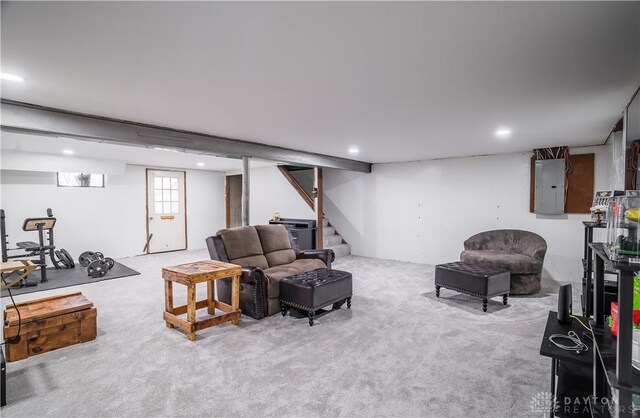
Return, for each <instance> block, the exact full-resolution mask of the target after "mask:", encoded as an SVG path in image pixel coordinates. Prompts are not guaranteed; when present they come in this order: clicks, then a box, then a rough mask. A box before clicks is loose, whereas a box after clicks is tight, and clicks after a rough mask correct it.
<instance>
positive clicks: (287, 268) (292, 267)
mask: <svg viewBox="0 0 640 418" xmlns="http://www.w3.org/2000/svg"><path fill="white" fill-rule="evenodd" d="M321 268H327V266H326V265H325V264H324V263H323V262H322V261H321V260H318V259H312V258H311V259H304V260H295V261H294V262H293V263H289V264H285V265H282V266H275V267H269V268H268V269H265V270H264V275H265V276H266V277H267V296H268V297H269V298H279V297H280V280H282V279H284V278H285V277H289V276H295V275H296V274H300V273H306V272H308V271H311V270H315V269H321Z"/></svg>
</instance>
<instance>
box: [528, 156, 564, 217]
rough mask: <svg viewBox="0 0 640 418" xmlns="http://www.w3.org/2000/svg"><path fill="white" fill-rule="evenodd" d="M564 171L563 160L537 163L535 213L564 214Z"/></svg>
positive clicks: (539, 161)
mask: <svg viewBox="0 0 640 418" xmlns="http://www.w3.org/2000/svg"><path fill="white" fill-rule="evenodd" d="M564 171H565V166H564V160H563V159H556V160H538V161H536V178H535V181H536V184H535V188H536V189H535V199H534V202H535V206H534V209H533V211H534V212H535V213H538V214H540V215H558V214H561V213H564V175H565V174H564Z"/></svg>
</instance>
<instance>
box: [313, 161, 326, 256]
mask: <svg viewBox="0 0 640 418" xmlns="http://www.w3.org/2000/svg"><path fill="white" fill-rule="evenodd" d="M313 179H314V180H313V198H314V199H313V202H314V205H313V206H314V210H315V212H316V248H317V249H319V250H321V249H323V248H324V241H323V230H322V229H323V220H324V205H323V194H324V189H323V186H322V168H321V167H314V168H313Z"/></svg>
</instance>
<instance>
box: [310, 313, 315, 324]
mask: <svg viewBox="0 0 640 418" xmlns="http://www.w3.org/2000/svg"><path fill="white" fill-rule="evenodd" d="M313 315H315V312H314V311H309V326H310V327H312V326H313Z"/></svg>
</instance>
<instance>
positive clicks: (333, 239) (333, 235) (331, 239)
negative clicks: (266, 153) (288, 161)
mask: <svg viewBox="0 0 640 418" xmlns="http://www.w3.org/2000/svg"><path fill="white" fill-rule="evenodd" d="M278 169H279V170H280V172H281V173H282V175H283V176H284V177H285V178H286V179H287V180H288V181H289V184H291V186H292V187H293V188H294V189H295V190H296V192H298V194H299V195H300V197H301V198H302V200H304V201H305V202H306V203H307V205H309V207H310V208H311V209H312V210H313V209H314V207H313V200H314V199H313V197H312V195H313V169H312V168H308V167H294V166H287V165H279V166H278ZM322 244H323V248H326V249H331V250H333V252H334V253H335V254H336V257H345V256H348V255H351V246H350V245H349V244H347V243H346V242H345V241H344V239H343V238H342V236H341V235H340V234H338V232H337V231H336V228H335V227H333V226H332V225H331V223H330V222H329V220H328V219H327V218H326V217H325V216H324V214H323V221H322Z"/></svg>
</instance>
